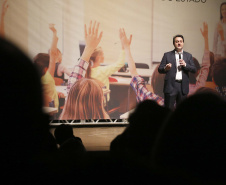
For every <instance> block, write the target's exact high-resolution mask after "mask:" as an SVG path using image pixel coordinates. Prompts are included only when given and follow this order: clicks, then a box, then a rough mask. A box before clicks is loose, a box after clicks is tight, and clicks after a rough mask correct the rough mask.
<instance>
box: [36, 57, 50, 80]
mask: <svg viewBox="0 0 226 185" xmlns="http://www.w3.org/2000/svg"><path fill="white" fill-rule="evenodd" d="M34 64H35V66H36V67H37V69H38V71H39V73H40V75H41V76H43V75H44V74H45V73H44V69H45V68H46V67H47V68H49V54H47V53H38V54H37V55H36V56H35V57H34Z"/></svg>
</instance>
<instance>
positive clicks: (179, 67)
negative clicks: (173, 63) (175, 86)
mask: <svg viewBox="0 0 226 185" xmlns="http://www.w3.org/2000/svg"><path fill="white" fill-rule="evenodd" d="M180 59H181V54H180V53H179V60H180ZM178 69H179V71H180V70H181V65H179V66H178Z"/></svg>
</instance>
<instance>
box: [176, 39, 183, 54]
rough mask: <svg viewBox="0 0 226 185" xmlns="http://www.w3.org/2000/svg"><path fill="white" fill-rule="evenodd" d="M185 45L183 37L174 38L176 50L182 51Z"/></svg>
mask: <svg viewBox="0 0 226 185" xmlns="http://www.w3.org/2000/svg"><path fill="white" fill-rule="evenodd" d="M183 46H184V42H183V39H182V38H181V37H176V38H175V39H174V47H175V49H176V51H181V50H182V49H183Z"/></svg>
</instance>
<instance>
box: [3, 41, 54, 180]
mask: <svg viewBox="0 0 226 185" xmlns="http://www.w3.org/2000/svg"><path fill="white" fill-rule="evenodd" d="M0 58H1V68H0V71H1V72H0V82H1V85H2V87H4V88H3V89H2V90H1V92H0V94H1V97H2V101H1V107H0V113H1V123H2V127H1V130H2V133H1V141H0V144H1V152H0V156H1V157H0V160H1V167H2V169H3V170H2V172H1V175H2V177H3V178H1V179H2V182H4V183H5V184H22V183H23V184H45V183H46V182H50V181H52V175H53V171H52V170H51V169H52V167H53V164H52V160H49V159H50V156H52V158H54V154H55V153H56V151H57V145H56V142H55V139H54V137H53V136H52V135H51V133H50V132H49V117H48V116H47V115H46V114H44V113H43V110H42V106H43V97H42V88H41V82H40V78H39V74H38V71H37V70H36V68H35V67H34V65H33V64H32V61H31V60H30V59H29V58H28V57H27V56H26V55H25V54H24V53H23V52H22V51H21V50H20V49H18V48H17V47H16V46H14V45H13V44H12V43H10V42H8V41H6V40H5V39H2V38H0ZM12 115H13V117H12ZM4 180H6V181H4Z"/></svg>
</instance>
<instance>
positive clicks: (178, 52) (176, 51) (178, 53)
mask: <svg viewBox="0 0 226 185" xmlns="http://www.w3.org/2000/svg"><path fill="white" fill-rule="evenodd" d="M174 52H175V54H183V52H184V50H183V49H182V50H181V52H177V51H176V50H175V49H174Z"/></svg>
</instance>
